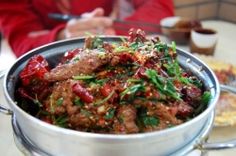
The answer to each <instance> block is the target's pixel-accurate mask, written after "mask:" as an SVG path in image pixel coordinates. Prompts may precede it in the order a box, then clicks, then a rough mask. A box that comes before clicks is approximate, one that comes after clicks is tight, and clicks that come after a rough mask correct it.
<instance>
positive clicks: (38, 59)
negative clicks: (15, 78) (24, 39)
mask: <svg viewBox="0 0 236 156" xmlns="http://www.w3.org/2000/svg"><path fill="white" fill-rule="evenodd" d="M47 72H49V66H48V62H47V61H46V60H45V59H44V58H43V57H42V56H41V55H35V56H33V57H32V58H31V59H30V60H29V62H28V63H27V65H26V67H25V68H24V69H23V70H22V71H21V73H20V78H21V80H22V83H23V85H24V86H27V85H29V84H30V83H31V82H32V80H34V79H35V78H36V79H39V80H43V77H44V74H45V73H47Z"/></svg>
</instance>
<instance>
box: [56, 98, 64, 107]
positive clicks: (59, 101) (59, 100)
mask: <svg viewBox="0 0 236 156" xmlns="http://www.w3.org/2000/svg"><path fill="white" fill-rule="evenodd" d="M63 101H64V99H63V97H60V98H59V99H58V100H57V101H56V104H57V106H61V105H62V103H63Z"/></svg>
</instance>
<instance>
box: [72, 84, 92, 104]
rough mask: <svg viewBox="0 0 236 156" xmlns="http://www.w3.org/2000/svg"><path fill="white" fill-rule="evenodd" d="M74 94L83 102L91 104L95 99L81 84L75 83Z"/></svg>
mask: <svg viewBox="0 0 236 156" xmlns="http://www.w3.org/2000/svg"><path fill="white" fill-rule="evenodd" d="M72 90H73V92H74V93H75V94H76V95H77V96H79V97H80V99H81V100H82V101H83V102H86V103H91V102H93V99H94V97H93V96H92V95H91V94H90V93H89V92H88V91H87V90H86V89H85V88H83V87H82V86H81V85H80V84H79V83H75V84H74V85H73V86H72Z"/></svg>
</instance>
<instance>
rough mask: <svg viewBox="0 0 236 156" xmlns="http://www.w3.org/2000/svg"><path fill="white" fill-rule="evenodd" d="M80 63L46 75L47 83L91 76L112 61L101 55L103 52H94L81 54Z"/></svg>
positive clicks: (61, 67) (54, 70)
mask: <svg viewBox="0 0 236 156" xmlns="http://www.w3.org/2000/svg"><path fill="white" fill-rule="evenodd" d="M76 57H78V58H79V61H77V62H72V63H69V64H63V65H59V66H57V67H56V68H54V69H52V70H51V71H50V72H49V73H46V74H45V75H44V78H45V79H46V80H47V81H62V80H66V79H68V78H71V77H72V76H74V75H78V74H90V73H92V72H93V71H94V70H96V69H97V68H98V67H100V66H102V65H104V64H106V63H108V62H109V60H110V55H108V54H107V55H106V54H105V55H101V52H98V51H97V50H92V51H88V52H82V53H79V54H78V56H76Z"/></svg>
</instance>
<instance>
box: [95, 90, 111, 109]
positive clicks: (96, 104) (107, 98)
mask: <svg viewBox="0 0 236 156" xmlns="http://www.w3.org/2000/svg"><path fill="white" fill-rule="evenodd" d="M114 93H115V91H114V90H113V91H112V92H111V93H110V94H109V95H108V96H107V97H106V98H105V99H103V100H100V101H98V102H95V103H94V106H99V105H100V104H103V103H104V102H106V101H107V100H109V99H110V98H111V97H112V95H113V94H114Z"/></svg>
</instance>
